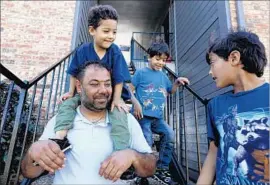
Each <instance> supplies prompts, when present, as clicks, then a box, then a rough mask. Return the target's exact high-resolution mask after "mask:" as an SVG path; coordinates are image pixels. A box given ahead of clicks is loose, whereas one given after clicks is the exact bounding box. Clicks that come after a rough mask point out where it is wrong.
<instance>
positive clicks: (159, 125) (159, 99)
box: [131, 43, 189, 184]
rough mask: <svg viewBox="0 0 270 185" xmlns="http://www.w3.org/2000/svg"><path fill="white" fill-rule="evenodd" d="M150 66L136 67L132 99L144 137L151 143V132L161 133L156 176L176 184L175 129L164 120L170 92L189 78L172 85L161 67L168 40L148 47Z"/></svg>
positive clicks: (167, 51) (158, 178) (164, 182)
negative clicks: (173, 163)
mask: <svg viewBox="0 0 270 185" xmlns="http://www.w3.org/2000/svg"><path fill="white" fill-rule="evenodd" d="M148 54H149V57H150V58H149V67H146V68H143V69H140V70H137V71H136V72H135V74H134V76H133V78H132V80H131V82H132V85H133V86H134V87H133V88H135V92H136V93H135V95H136V98H137V100H138V101H136V100H135V99H134V100H135V101H133V104H134V107H133V109H134V111H133V114H134V116H135V117H136V118H137V119H138V120H139V123H140V125H141V128H142V130H143V133H144V137H145V139H146V141H147V142H148V144H149V145H150V146H152V144H153V140H152V132H154V133H157V134H159V135H161V141H160V151H159V160H158V162H157V171H156V174H155V175H154V179H155V180H157V181H159V182H161V183H163V184H175V182H174V181H173V180H172V179H171V175H170V173H169V171H168V170H169V163H170V161H171V156H172V150H173V145H174V133H173V130H172V129H171V128H170V127H169V125H168V124H167V123H165V121H164V120H163V111H164V106H165V101H166V97H167V93H175V92H176V90H177V88H178V87H179V86H180V85H184V84H185V83H189V81H188V79H186V78H182V77H180V78H178V79H176V81H175V82H174V84H173V85H172V83H171V82H170V80H169V79H168V77H167V76H166V74H165V73H163V72H162V71H161V70H162V68H163V67H164V66H165V62H166V60H167V58H168V57H169V48H168V45H167V44H165V43H154V44H152V45H151V46H150V48H149V49H148Z"/></svg>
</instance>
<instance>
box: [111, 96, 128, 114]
mask: <svg viewBox="0 0 270 185" xmlns="http://www.w3.org/2000/svg"><path fill="white" fill-rule="evenodd" d="M115 107H117V108H118V110H119V111H120V112H121V111H122V110H123V111H124V112H125V113H128V112H129V108H128V106H127V105H126V104H125V102H124V101H123V100H121V99H120V100H113V101H112V105H111V111H113V109H114V108H115Z"/></svg>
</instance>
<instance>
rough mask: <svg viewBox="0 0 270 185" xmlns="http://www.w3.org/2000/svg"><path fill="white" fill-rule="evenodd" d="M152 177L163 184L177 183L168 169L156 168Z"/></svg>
mask: <svg viewBox="0 0 270 185" xmlns="http://www.w3.org/2000/svg"><path fill="white" fill-rule="evenodd" d="M153 179H154V180H155V181H157V182H158V183H160V184H164V185H177V184H178V183H177V182H175V181H173V179H172V176H171V174H170V172H169V171H168V170H161V169H157V171H156V173H155V174H154V176H153Z"/></svg>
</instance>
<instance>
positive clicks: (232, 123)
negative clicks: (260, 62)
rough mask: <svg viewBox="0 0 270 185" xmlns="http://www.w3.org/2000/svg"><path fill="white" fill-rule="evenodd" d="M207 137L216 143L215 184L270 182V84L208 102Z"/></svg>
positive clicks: (247, 184) (228, 94)
mask: <svg viewBox="0 0 270 185" xmlns="http://www.w3.org/2000/svg"><path fill="white" fill-rule="evenodd" d="M208 113H209V114H208V115H209V116H208V138H209V139H210V140H214V141H215V143H216V145H217V146H218V153H217V159H216V182H217V185H224V184H226V185H232V184H234V185H253V184H254V185H255V184H256V185H257V184H260V185H264V184H270V183H269V153H270V152H269V136H270V135H269V124H270V121H269V84H268V83H265V84H263V85H262V86H260V87H257V88H255V89H253V90H250V91H245V92H239V93H236V94H233V93H232V92H229V93H226V94H224V95H221V96H218V97H216V98H214V99H212V100H211V101H210V102H209V104H208Z"/></svg>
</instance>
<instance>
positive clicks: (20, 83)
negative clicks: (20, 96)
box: [0, 63, 28, 88]
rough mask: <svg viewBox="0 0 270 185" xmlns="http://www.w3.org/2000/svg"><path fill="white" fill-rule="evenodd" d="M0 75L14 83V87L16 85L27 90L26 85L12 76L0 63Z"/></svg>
mask: <svg viewBox="0 0 270 185" xmlns="http://www.w3.org/2000/svg"><path fill="white" fill-rule="evenodd" d="M0 73H1V74H3V75H4V76H5V77H7V78H8V79H11V80H12V81H14V83H15V84H16V85H18V86H19V87H21V88H27V86H28V84H27V83H25V82H23V81H22V80H21V79H20V78H18V77H17V76H16V75H14V74H13V73H12V72H11V71H10V70H8V69H7V68H6V67H5V66H3V64H1V63H0Z"/></svg>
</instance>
